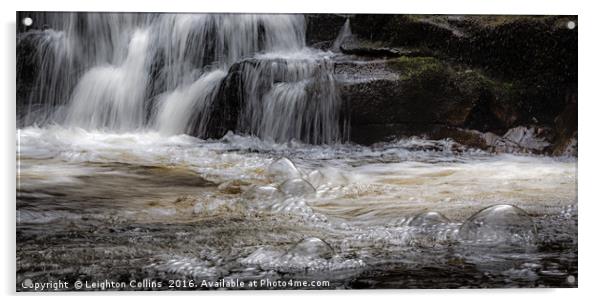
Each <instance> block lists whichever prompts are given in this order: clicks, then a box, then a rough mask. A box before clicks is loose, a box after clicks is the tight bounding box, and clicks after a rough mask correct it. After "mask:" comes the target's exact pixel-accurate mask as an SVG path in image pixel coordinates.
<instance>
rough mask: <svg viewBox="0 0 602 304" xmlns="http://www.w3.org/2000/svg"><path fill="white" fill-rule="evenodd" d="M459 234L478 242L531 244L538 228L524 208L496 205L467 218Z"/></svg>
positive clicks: (467, 239)
mask: <svg viewBox="0 0 602 304" xmlns="http://www.w3.org/2000/svg"><path fill="white" fill-rule="evenodd" d="M459 236H460V238H461V239H462V240H463V241H466V242H470V243H477V244H513V245H529V244H533V242H535V239H536V237H537V229H536V227H535V224H534V222H533V220H532V219H531V217H530V216H529V214H527V213H526V212H525V211H524V210H522V209H520V208H518V207H516V206H513V205H494V206H490V207H487V208H485V209H483V210H481V211H479V212H477V213H475V214H474V215H473V216H471V217H470V218H469V219H467V220H466V221H465V222H464V223H463V224H462V226H461V227H460V230H459Z"/></svg>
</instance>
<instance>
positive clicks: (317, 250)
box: [287, 237, 334, 259]
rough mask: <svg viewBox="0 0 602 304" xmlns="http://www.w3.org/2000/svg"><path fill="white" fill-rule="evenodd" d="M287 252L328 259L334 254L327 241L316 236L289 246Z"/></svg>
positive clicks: (298, 255) (297, 255) (299, 255)
mask: <svg viewBox="0 0 602 304" xmlns="http://www.w3.org/2000/svg"><path fill="white" fill-rule="evenodd" d="M287 254H289V255H291V256H294V257H302V258H311V259H315V258H320V259H330V258H332V257H333V256H334V250H333V249H332V247H331V246H330V245H328V243H326V242H324V241H322V240H321V239H319V238H316V237H309V238H306V239H303V240H302V241H300V242H299V243H297V244H296V245H295V246H294V247H293V248H291V249H290V250H289V251H288V252H287Z"/></svg>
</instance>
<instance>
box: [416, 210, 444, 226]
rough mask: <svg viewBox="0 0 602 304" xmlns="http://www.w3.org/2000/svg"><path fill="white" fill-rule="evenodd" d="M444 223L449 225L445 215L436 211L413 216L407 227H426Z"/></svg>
mask: <svg viewBox="0 0 602 304" xmlns="http://www.w3.org/2000/svg"><path fill="white" fill-rule="evenodd" d="M446 223H449V219H448V218H447V217H445V215H443V214H441V213H439V212H436V211H429V212H424V213H420V214H418V215H416V216H414V217H413V218H412V220H410V222H409V223H408V226H412V227H428V226H435V225H439V224H446Z"/></svg>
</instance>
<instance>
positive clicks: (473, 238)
mask: <svg viewBox="0 0 602 304" xmlns="http://www.w3.org/2000/svg"><path fill="white" fill-rule="evenodd" d="M20 14H22V15H21V16H19V17H25V16H27V17H31V18H32V19H33V21H34V23H33V26H32V27H33V28H32V29H29V30H27V31H24V28H22V30H23V31H22V32H20V33H19V34H18V47H17V55H18V56H17V58H18V60H17V62H18V65H17V79H18V80H17V95H18V98H17V100H18V104H17V106H18V107H17V111H18V114H19V120H18V122H19V125H18V130H17V140H18V142H17V151H18V153H17V164H18V167H17V172H18V174H17V189H16V190H17V198H16V209H17V210H16V242H17V248H16V249H17V252H16V257H17V265H16V268H17V290H24V287H25V286H26V284H24V283H23V282H27V281H31V282H36V283H38V282H39V283H45V282H46V283H47V282H58V281H59V280H62V281H65V282H67V281H68V282H73V281H74V280H79V281H86V282H105V281H114V282H118V281H124V280H127V281H128V282H130V281H131V280H136V281H137V282H143V281H144V280H146V281H148V280H149V279H150V280H158V281H162V282H163V284H164V285H163V287H162V288H165V289H167V288H168V282H167V280H172V281H173V280H193V281H194V282H195V283H200V282H201V281H202V280H210V281H217V280H220V279H229V278H231V279H237V280H238V279H240V280H241V281H248V280H255V279H269V280H272V281H274V280H281V281H284V280H286V281H287V282H288V281H289V280H310V279H311V280H314V279H316V280H318V279H319V280H322V281H325V280H327V281H330V282H331V283H330V284H331V285H330V287H331V288H356V287H357V288H366V287H373V288H380V287H384V288H408V287H420V288H445V287H450V288H459V287H511V286H529V287H541V286H555V287H558V286H562V287H573V286H576V278H577V274H578V271H577V213H578V208H577V199H576V197H577V189H576V187H575V184H576V182H577V170H576V160H575V159H563V158H550V157H542V156H534V155H511V154H494V153H489V152H486V151H481V150H473V149H468V148H467V147H464V146H462V145H460V144H458V143H455V142H453V141H451V140H438V141H434V140H426V139H420V138H410V139H399V140H393V141H390V142H382V143H379V144H375V145H372V146H369V147H367V146H359V145H355V144H352V143H344V141H345V140H346V138H347V137H346V136H347V132H348V123H347V121H346V118H347V117H357V116H358V115H357V113H358V112H357V109H354V108H353V107H354V106H355V105H356V103H355V102H360V101H361V102H365V104H364V105H363V106H364V108H366V109H367V111H369V110H370V107H371V106H372V104H373V103H372V102H371V101H372V100H371V98H372V96H371V95H370V94H368V95H366V96H363V97H362V98H361V99H358V100H356V101H350V104H349V105H346V104H344V103H343V101H342V100H343V98H341V96H348V95H343V94H341V95H339V86H341V88H342V92H343V93H345V94H349V91H343V90H346V89H348V88H349V85H353V86H355V85H357V86H359V87H361V86H363V85H364V84H365V83H366V81H371V82H372V81H375V82H376V83H377V84H378V83H382V82H381V80H382V79H389V76H393V77H395V78H392V79H398V78H396V77H398V76H399V75H398V74H395V73H389V71H388V70H387V69H385V67H386V66H385V63H384V61H386V60H382V58H378V59H374V58H373V59H370V58H363V57H359V56H356V55H345V54H343V50H341V48H340V46H341V44H347V43H349V42H350V41H351V40H349V39H353V36H352V35H351V31H350V30H351V26H350V23H351V22H350V21H349V20H347V21H346V22H345V24H343V22H342V21H343V20H342V19H339V20H340V21H341V22H340V24H338V25H337V26H339V25H342V28H341V29H340V31H339V36H338V38H337V39H336V41H334V44H333V45H332V48H331V50H330V51H319V50H317V49H313V48H309V47H306V45H305V42H304V40H305V19H304V18H305V17H303V16H302V15H249V14H153V13H149V14H119V13H99V14H97V13H20ZM308 18H309V17H308ZM337 18H341V16H338V17H337ZM350 18H355V17H350ZM329 19H330V18H329ZM308 20H311V19H308ZM44 24H45V25H47V26H43V25H44ZM354 24H355V23H354ZM354 29H355V28H354ZM335 31H336V29H335ZM357 32H358V33H359V28H358V31H357ZM310 36H311V35H310ZM351 42H353V41H351ZM326 45H327V44H325V43H322V42H319V43H318V44H316V46H323V47H325V46H326ZM343 49H344V47H343ZM391 60H397V59H391ZM358 67H360V68H358ZM380 67H383V68H382V69H381V68H380ZM356 72H358V73H356ZM335 76H336V77H335ZM404 83H405V82H404ZM421 84H422V82H421ZM387 87H388V86H385V88H387ZM429 87H430V86H429ZM368 88H370V87H368ZM368 91H370V90H368ZM435 93H436V92H435ZM345 99H348V98H347V97H345ZM416 102H417V103H420V102H421V100H419V99H417V100H416ZM377 104H378V103H377ZM385 110H387V109H385ZM345 111H348V112H349V113H348V114H345ZM362 112H363V111H361V112H360V113H362ZM363 113H366V112H363ZM352 114H353V116H352ZM368 114H369V113H368ZM358 120H359V119H358ZM385 122H386V121H383V126H385ZM367 127H370V126H369V125H368V126H367ZM360 128H362V127H361V125H360V126H359V127H358V131H359V132H362V131H363V130H361V129H360ZM367 130H369V131H370V130H374V129H373V128H367ZM228 131H233V133H228ZM189 135H194V136H189ZM224 135H225V136H224ZM195 136H196V137H195ZM197 137H201V138H208V137H211V138H221V139H219V140H204V139H200V138H197ZM339 142H342V143H340V144H339ZM316 144H319V145H316ZM448 274H449V275H448ZM151 288H152V287H151ZM109 289H110V288H109ZM29 290H31V289H29ZM105 290H106V289H105Z"/></svg>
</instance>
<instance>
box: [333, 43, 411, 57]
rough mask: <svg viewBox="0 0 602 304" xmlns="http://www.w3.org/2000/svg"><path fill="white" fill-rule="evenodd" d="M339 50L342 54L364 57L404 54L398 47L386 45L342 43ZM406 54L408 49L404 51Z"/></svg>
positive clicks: (398, 55)
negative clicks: (376, 46)
mask: <svg viewBox="0 0 602 304" xmlns="http://www.w3.org/2000/svg"><path fill="white" fill-rule="evenodd" d="M340 50H341V52H342V53H343V54H347V55H356V56H364V57H400V56H402V55H404V53H402V51H400V50H398V49H394V48H386V47H379V48H368V47H358V46H352V45H347V44H342V45H341V46H340ZM407 54H411V52H409V51H408V52H406V55H407Z"/></svg>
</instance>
